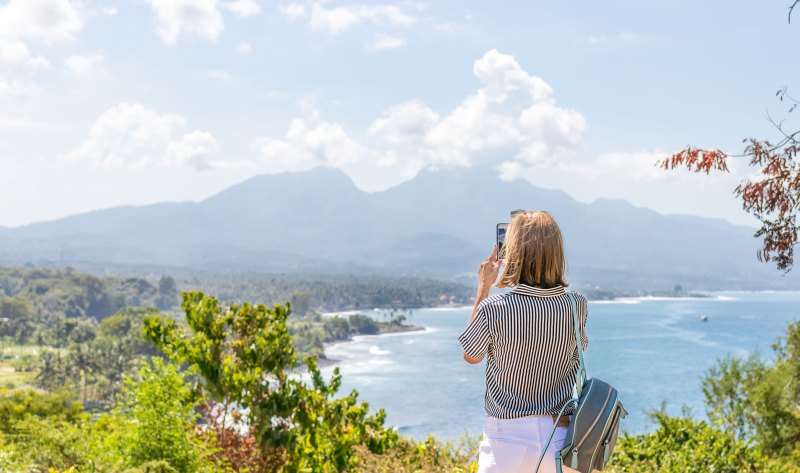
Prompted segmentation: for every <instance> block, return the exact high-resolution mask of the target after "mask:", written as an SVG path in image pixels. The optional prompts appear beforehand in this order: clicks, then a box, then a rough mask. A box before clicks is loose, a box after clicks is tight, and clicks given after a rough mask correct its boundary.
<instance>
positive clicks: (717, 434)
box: [608, 412, 791, 473]
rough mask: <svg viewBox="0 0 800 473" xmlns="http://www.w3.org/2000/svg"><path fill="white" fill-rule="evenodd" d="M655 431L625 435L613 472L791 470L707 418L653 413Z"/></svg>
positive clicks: (621, 440)
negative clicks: (711, 423) (713, 425)
mask: <svg viewBox="0 0 800 473" xmlns="http://www.w3.org/2000/svg"><path fill="white" fill-rule="evenodd" d="M651 415H652V417H653V419H654V420H655V421H656V422H657V424H658V429H657V430H656V431H655V432H651V433H647V434H640V435H632V436H630V435H623V436H622V437H620V439H619V441H618V443H617V447H616V449H615V450H614V453H613V455H612V461H611V466H610V468H609V470H608V471H610V472H612V473H613V472H636V473H651V472H652V473H673V472H674V473H692V472H698V473H699V472H714V473H741V472H753V473H755V472H764V473H773V472H774V473H778V472H787V471H791V470H787V469H785V467H783V466H781V465H780V464H779V463H777V462H775V461H772V460H770V459H768V458H767V457H766V456H764V455H762V454H760V453H758V452H757V450H756V449H755V448H753V447H750V446H748V445H747V444H745V443H744V442H743V441H741V440H738V439H736V438H734V437H732V436H730V435H729V434H728V433H726V432H723V431H722V430H719V429H715V428H713V427H711V426H709V425H708V424H707V423H706V422H704V421H697V420H693V419H690V418H684V417H669V416H667V415H666V414H664V413H663V412H657V413H653V414H651Z"/></svg>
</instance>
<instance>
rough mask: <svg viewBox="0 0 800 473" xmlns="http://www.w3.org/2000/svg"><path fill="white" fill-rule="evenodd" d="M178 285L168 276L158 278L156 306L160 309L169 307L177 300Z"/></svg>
mask: <svg viewBox="0 0 800 473" xmlns="http://www.w3.org/2000/svg"><path fill="white" fill-rule="evenodd" d="M178 296H179V294H178V285H177V283H175V279H173V278H172V277H170V276H163V277H162V278H161V279H159V280H158V300H157V301H156V306H157V307H158V308H159V309H161V310H166V309H171V308H172V307H174V306H175V304H177V303H178V302H179V297H178Z"/></svg>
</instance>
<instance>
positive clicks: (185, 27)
mask: <svg viewBox="0 0 800 473" xmlns="http://www.w3.org/2000/svg"><path fill="white" fill-rule="evenodd" d="M147 2H148V3H150V6H151V7H152V9H153V11H154V12H155V14H156V33H158V36H159V37H160V38H161V41H162V42H163V43H164V44H166V45H168V46H172V45H174V44H175V43H176V42H177V41H178V37H179V36H180V35H181V34H183V33H189V34H194V35H197V36H201V37H204V38H206V39H210V40H216V39H217V37H218V36H219V34H220V33H221V32H222V30H223V29H225V25H224V24H223V22H222V15H221V14H220V12H219V10H218V9H217V2H216V0H147Z"/></svg>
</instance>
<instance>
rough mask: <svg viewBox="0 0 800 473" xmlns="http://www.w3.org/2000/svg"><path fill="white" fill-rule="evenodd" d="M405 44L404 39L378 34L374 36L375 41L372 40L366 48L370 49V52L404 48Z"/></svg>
mask: <svg viewBox="0 0 800 473" xmlns="http://www.w3.org/2000/svg"><path fill="white" fill-rule="evenodd" d="M405 44H406V40H405V38H399V37H397V36H389V35H385V34H379V35H376V36H375V39H373V40H372V42H371V43H369V44H368V45H367V48H368V49H371V50H372V51H380V50H382V49H396V48H400V47H403V46H405Z"/></svg>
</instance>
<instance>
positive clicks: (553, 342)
mask: <svg viewBox="0 0 800 473" xmlns="http://www.w3.org/2000/svg"><path fill="white" fill-rule="evenodd" d="M575 298H576V300H577V302H578V315H579V316H580V321H581V328H580V329H581V330H580V332H581V344H582V345H583V348H584V349H586V346H587V345H588V343H589V339H588V338H587V337H586V318H587V316H588V308H587V302H586V298H585V297H583V296H582V295H579V294H575ZM572 320H573V318H572V304H571V302H570V300H569V297H568V296H567V294H566V292H565V290H564V287H563V286H556V287H554V288H551V289H541V288H537V287H533V286H528V285H525V284H519V285H518V286H517V287H516V288H514V290H512V291H511V292H508V293H505V294H500V295H496V296H492V297H489V298H486V299H485V300H483V301H482V302H481V303H480V304H479V305H478V309H477V312H476V313H475V318H474V319H473V320H472V322H470V324H469V326H467V328H466V329H465V330H464V332H463V333H462V334H461V335H460V336H459V337H458V340H459V342H461V346H462V347H463V348H464V353H466V354H467V355H468V356H470V357H472V358H481V357H483V356H486V398H485V401H486V413H487V414H488V415H490V416H492V417H496V418H499V419H514V418H517V417H525V416H532V415H546V414H558V411H559V410H560V409H561V408H562V407H563V406H564V404H565V403H566V402H567V401H568V400H570V399H572V396H573V387H574V386H575V376H576V373H577V372H578V350H577V346H576V344H575V331H574V328H573V321H572ZM571 409H572V408H571V407H568V408H567V409H566V411H565V412H566V413H567V414H571V413H572V411H571Z"/></svg>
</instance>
